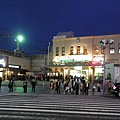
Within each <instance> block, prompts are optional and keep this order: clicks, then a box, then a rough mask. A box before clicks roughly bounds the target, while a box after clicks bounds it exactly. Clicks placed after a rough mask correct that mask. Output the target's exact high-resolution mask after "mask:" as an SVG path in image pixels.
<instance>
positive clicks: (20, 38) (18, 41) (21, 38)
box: [15, 35, 23, 52]
mask: <svg viewBox="0 0 120 120" xmlns="http://www.w3.org/2000/svg"><path fill="white" fill-rule="evenodd" d="M15 41H16V43H17V48H16V50H17V51H18V52H19V50H20V47H19V43H20V42H22V41H23V36H21V35H18V36H17V39H15Z"/></svg>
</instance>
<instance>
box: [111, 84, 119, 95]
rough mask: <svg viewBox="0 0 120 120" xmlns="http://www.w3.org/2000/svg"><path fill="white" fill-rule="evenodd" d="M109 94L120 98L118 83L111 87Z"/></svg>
mask: <svg viewBox="0 0 120 120" xmlns="http://www.w3.org/2000/svg"><path fill="white" fill-rule="evenodd" d="M111 93H112V94H115V95H116V96H118V97H120V83H114V84H113V85H112V87H111Z"/></svg>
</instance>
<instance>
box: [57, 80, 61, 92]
mask: <svg viewBox="0 0 120 120" xmlns="http://www.w3.org/2000/svg"><path fill="white" fill-rule="evenodd" d="M60 84H61V83H60V80H58V81H57V82H56V91H57V94H60Z"/></svg>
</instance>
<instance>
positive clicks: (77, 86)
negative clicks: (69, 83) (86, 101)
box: [75, 79, 79, 95]
mask: <svg viewBox="0 0 120 120" xmlns="http://www.w3.org/2000/svg"><path fill="white" fill-rule="evenodd" d="M75 93H76V95H79V81H78V79H76V82H75Z"/></svg>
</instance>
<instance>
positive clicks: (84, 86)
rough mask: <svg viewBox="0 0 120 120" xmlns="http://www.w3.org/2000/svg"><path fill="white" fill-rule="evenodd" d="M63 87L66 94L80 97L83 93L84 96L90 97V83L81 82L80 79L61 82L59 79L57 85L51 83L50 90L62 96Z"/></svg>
mask: <svg viewBox="0 0 120 120" xmlns="http://www.w3.org/2000/svg"><path fill="white" fill-rule="evenodd" d="M54 84H55V85H54ZM61 85H62V86H63V87H64V92H65V94H76V95H78V94H79V93H80V92H81V93H82V94H86V95H88V89H89V83H88V82H85V81H84V80H82V81H80V79H72V80H68V81H64V82H63V81H62V82H61V81H60V80H59V79H58V80H57V82H56V83H54V82H53V81H51V82H50V90H51V91H53V90H55V91H56V92H57V94H60V88H61ZM54 86H55V87H54ZM54 88H55V89H54Z"/></svg>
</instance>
